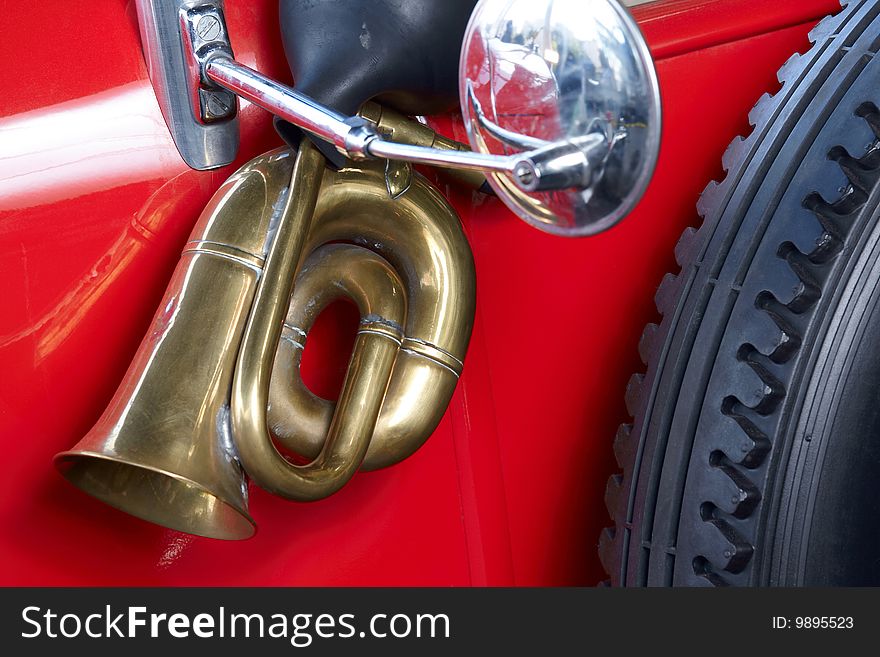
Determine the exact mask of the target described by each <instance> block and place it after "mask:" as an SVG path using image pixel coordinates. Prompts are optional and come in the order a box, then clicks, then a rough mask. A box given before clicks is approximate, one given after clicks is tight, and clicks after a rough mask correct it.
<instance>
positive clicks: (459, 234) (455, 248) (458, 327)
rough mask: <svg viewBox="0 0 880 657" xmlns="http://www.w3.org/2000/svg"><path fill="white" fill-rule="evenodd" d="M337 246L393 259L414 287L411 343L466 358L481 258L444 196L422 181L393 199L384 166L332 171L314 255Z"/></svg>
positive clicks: (316, 223)
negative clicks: (475, 258) (358, 248)
mask: <svg viewBox="0 0 880 657" xmlns="http://www.w3.org/2000/svg"><path fill="white" fill-rule="evenodd" d="M329 242H348V243H352V244H356V245H358V246H363V247H364V248H367V249H370V250H371V251H375V252H376V253H378V254H379V255H381V256H382V257H383V258H385V260H387V261H388V262H389V263H390V264H391V266H392V267H394V269H395V271H397V273H398V274H399V275H400V277H401V280H402V281H403V283H404V285H405V286H406V288H407V294H406V296H407V303H408V307H407V323H406V328H405V333H406V336H407V337H408V338H413V339H415V340H419V341H421V342H424V343H428V344H432V345H435V346H436V347H438V348H440V349H441V350H443V351H445V352H448V353H450V354H452V355H453V356H454V357H455V358H457V359H458V360H459V361H461V360H463V359H464V354H465V351H466V349H467V344H468V341H469V339H470V332H471V328H472V324H473V316H474V307H475V296H476V293H475V274H474V264H473V255H472V254H471V250H470V245H469V244H468V242H467V239H466V238H465V236H464V232H463V231H462V229H461V224H460V221H459V218H458V215H457V214H456V213H455V210H453V209H452V207H451V206H450V205H449V203H447V201H446V199H445V198H443V195H442V194H440V192H439V191H438V190H437V189H435V188H434V187H433V186H432V185H431V184H430V183H428V182H427V181H426V180H425V179H424V178H423V177H422V176H420V175H418V174H416V175H414V176H413V183H412V185H411V186H410V189H409V190H408V191H407V192H406V193H405V194H403V195H401V196H400V197H398V198H397V199H394V200H392V199H390V198H389V197H388V192H387V190H386V187H385V180H384V171H383V170H380V169H379V168H377V167H371V166H369V165H368V164H365V165H361V166H350V167H346V168H344V169H342V170H340V171H338V172H329V173H328V175H327V176H326V177H325V180H324V184H323V186H322V190H321V195H320V197H319V199H318V203H317V206H316V209H315V218H314V220H313V222H312V227H311V233H310V235H309V241H308V244H307V246H306V252H310V251H312V250H314V249H315V248H317V247H318V246H320V245H321V244H327V243H329Z"/></svg>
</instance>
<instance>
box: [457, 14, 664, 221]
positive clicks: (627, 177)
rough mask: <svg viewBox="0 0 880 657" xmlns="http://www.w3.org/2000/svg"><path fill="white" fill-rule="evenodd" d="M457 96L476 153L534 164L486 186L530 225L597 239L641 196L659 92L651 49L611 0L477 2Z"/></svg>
mask: <svg viewBox="0 0 880 657" xmlns="http://www.w3.org/2000/svg"><path fill="white" fill-rule="evenodd" d="M460 93H461V109H462V115H463V117H464V122H465V127H466V129H467V134H468V138H469V140H470V144H471V147H472V148H473V150H474V151H476V152H478V153H481V154H484V155H494V156H501V157H507V158H510V157H511V156H515V155H516V154H519V153H522V154H523V155H527V157H526V158H523V159H522V160H521V161H520V163H519V167H518V168H517V169H515V170H514V171H513V172H512V173H508V172H504V171H495V172H490V173H488V179H489V183H490V184H491V185H492V187H493V189H494V190H495V192H496V193H497V194H498V195H499V196H500V197H501V199H502V200H504V202H505V203H506V204H507V205H508V206H509V207H510V208H511V209H512V210H513V211H514V212H515V213H516V214H517V215H519V216H520V217H521V218H522V219H524V220H525V221H527V222H528V223H530V224H532V225H533V226H536V227H537V228H540V229H541V230H544V231H547V232H549V233H554V234H558V235H566V236H581V235H593V234H595V233H598V232H600V231H602V230H605V229H606V228H609V227H610V226H613V225H614V224H616V223H617V222H618V221H620V219H622V218H623V217H624V216H625V215H626V214H627V213H628V212H629V211H630V210H632V208H633V207H634V206H635V204H636V203H637V202H638V201H639V199H640V198H641V196H642V194H643V193H644V191H645V189H646V187H647V185H648V181H649V180H650V178H651V175H652V173H653V170H654V166H655V164H656V161H657V155H658V152H659V149H660V92H659V86H658V83H657V76H656V73H655V71H654V66H653V63H652V60H651V55H650V53H649V51H648V47H647V45H646V43H645V40H644V38H643V37H642V35H641V32H640V31H639V28H638V27H637V25H636V24H635V21H634V20H633V19H632V17H631V16H630V15H629V13H628V12H627V11H626V9H624V8H623V7H622V6H621V5H620V4H619V3H618V2H617V1H616V0H590V2H584V0H544V1H540V0H480V2H479V3H478V4H477V7H476V9H475V10H474V13H473V15H472V16H471V20H470V24H469V25H468V29H467V32H466V33H465V39H464V44H463V47H462V55H461V63H460Z"/></svg>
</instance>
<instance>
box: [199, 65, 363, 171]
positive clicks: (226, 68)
mask: <svg viewBox="0 0 880 657" xmlns="http://www.w3.org/2000/svg"><path fill="white" fill-rule="evenodd" d="M205 75H206V76H207V77H208V78H209V79H210V80H212V81H213V82H215V83H216V84H219V85H220V86H221V87H224V88H226V89H229V90H230V91H232V92H233V93H235V94H236V95H238V96H241V97H242V98H244V99H246V100H248V101H250V102H252V103H253V104H254V105H258V106H259V107H262V108H263V109H264V110H267V111H269V112H271V113H272V114H275V115H276V116H280V117H281V118H282V119H285V120H286V121H290V122H291V123H293V124H294V125H296V126H298V127H300V128H302V129H303V130H306V131H308V132H310V133H312V134H313V135H315V136H317V137H319V138H321V139H323V140H324V141H328V142H330V143H331V144H333V145H334V146H335V147H336V148H337V149H338V150H339V152H340V153H343V154H345V155H349V156H352V157H356V156H358V155H361V156H363V153H357V152H356V151H357V150H358V148H357V144H353V143H352V139H351V136H352V135H351V133H352V131H353V129H354V128H356V127H360V128H363V123H366V122H363V123H362V122H360V121H353V120H352V119H349V118H347V117H345V116H343V115H342V114H338V113H337V112H334V111H333V110H331V109H329V108H327V107H324V106H322V105H320V104H318V103H317V102H315V101H314V100H312V99H311V98H309V97H308V96H305V95H304V94H301V93H299V92H298V91H294V90H293V89H291V88H290V87H287V86H285V85H283V84H281V83H279V82H275V81H274V80H272V79H271V78H267V77H266V76H265V75H262V74H260V73H258V72H257V71H255V70H253V69H252V68H250V67H248V66H245V65H244V64H240V63H239V62H237V61H235V60H234V59H230V58H229V57H213V58H211V59H210V60H208V62H207V64H206V65H205ZM373 136H375V132H373ZM364 145H365V144H364ZM353 147H354V150H355V152H352V149H353ZM361 148H362V147H361Z"/></svg>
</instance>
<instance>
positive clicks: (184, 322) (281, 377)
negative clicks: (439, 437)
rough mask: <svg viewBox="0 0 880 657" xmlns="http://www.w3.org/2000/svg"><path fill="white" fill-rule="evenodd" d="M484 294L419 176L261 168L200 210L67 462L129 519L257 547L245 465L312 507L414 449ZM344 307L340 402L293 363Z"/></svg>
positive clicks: (271, 163) (272, 160) (464, 248)
mask: <svg viewBox="0 0 880 657" xmlns="http://www.w3.org/2000/svg"><path fill="white" fill-rule="evenodd" d="M297 272H299V273H298V275H297ZM294 281H295V284H294ZM474 287H475V284H474V269H473V261H472V256H471V253H470V248H469V246H468V243H467V240H466V239H465V237H464V234H463V232H462V230H461V226H460V224H459V221H458V217H457V215H456V214H455V212H454V210H453V209H452V208H451V207H450V206H449V204H448V203H447V202H446V200H445V199H444V198H443V197H442V196H441V195H440V193H439V192H438V191H437V190H436V189H434V188H433V187H432V186H431V185H430V184H428V183H427V181H425V179H424V178H422V177H421V176H419V175H418V174H412V178H411V180H410V181H409V183H408V185H407V186H406V188H405V189H402V190H398V193H397V194H394V195H393V198H392V195H390V194H389V189H388V184H387V180H386V172H385V169H384V166H383V164H382V163H380V162H372V163H361V164H358V165H354V164H353V163H352V164H350V165H349V166H347V167H345V168H343V169H342V170H340V171H338V172H335V171H331V170H329V169H327V167H326V166H325V162H324V159H323V157H322V156H321V155H320V154H319V153H318V151H317V150H316V149H314V147H312V146H311V144H310V143H309V142H308V141H304V142H303V145H302V146H301V147H300V149H299V152H298V153H296V154H295V155H294V154H292V153H291V152H290V151H288V150H279V151H273V152H271V153H268V154H266V155H264V156H261V157H259V158H256V159H255V160H253V161H252V162H250V163H248V164H247V165H245V166H244V167H243V168H242V169H240V170H239V171H238V172H236V173H235V174H234V175H233V176H232V177H231V178H230V179H229V180H228V181H227V182H226V183H224V185H223V186H222V187H221V189H220V190H219V191H218V192H217V194H216V195H215V196H214V198H213V199H212V200H211V202H210V203H209V205H208V206H207V208H206V209H205V211H204V212H203V213H202V216H201V217H200V219H199V221H198V223H197V225H196V227H195V229H194V230H193V233H192V235H191V236H190V239H189V242H188V243H187V245H186V247H185V248H184V251H183V254H182V256H181V260H180V262H179V263H178V266H177V269H176V270H175V272H174V276H173V278H172V280H171V282H170V283H169V286H168V289H167V291H166V294H165V297H164V299H163V301H162V305H161V306H160V308H159V310H158V311H157V313H156V315H155V317H154V319H153V322H152V324H151V326H150V329H149V331H148V333H147V335H146V337H145V338H144V340H143V342H142V343H141V346H140V348H139V349H138V352H137V354H136V356H135V359H134V361H133V363H132V365H131V366H130V368H129V370H128V372H127V373H126V376H125V378H124V380H123V382H122V383H121V384H120V386H119V389H118V390H117V392H116V394H115V395H114V397H113V400H112V401H111V403H110V405H109V406H108V408H107V410H106V411H105V413H104V414H103V415H102V417H101V418H100V420H99V421H98V423H97V424H96V425H95V426H94V428H93V429H92V430H91V431H90V432H89V434H88V435H87V436H86V437H85V438H83V439H82V440H81V441H80V442H79V443H78V444H77V445H76V446H75V447H74V448H73V449H72V450H70V451H68V452H63V453H61V454H58V455H57V456H56V459H55V461H56V464H57V466H58V468H59V470H61V471H62V473H63V474H64V475H65V476H66V477H67V478H68V479H69V480H70V481H71V482H73V483H74V484H75V485H77V486H79V487H80V488H82V489H83V490H85V491H86V492H88V493H90V494H91V495H93V496H95V497H97V498H99V499H101V500H103V501H105V502H107V503H108V504H111V505H112V506H115V507H117V508H120V509H122V510H125V511H127V512H129V513H132V514H133V515H136V516H139V517H141V518H144V519H146V520H150V521H152V522H156V523H158V524H162V525H165V526H168V527H171V528H173V529H177V530H180V531H185V532H189V533H193V534H198V535H203V536H210V537H214V538H223V539H240V538H247V537H249V536H251V535H252V534H253V532H254V531H255V525H254V522H253V520H252V519H251V518H250V516H249V514H248V509H247V485H246V478H245V477H246V475H245V472H246V473H247V476H248V477H250V478H251V479H252V480H253V481H254V482H255V483H257V484H258V485H260V486H262V487H264V488H266V489H267V490H269V491H271V492H273V493H276V494H278V495H281V496H283V497H286V498H289V499H295V500H315V499H319V498H321V497H325V496H327V495H329V494H331V493H333V492H335V491H336V490H338V489H339V488H340V487H341V486H343V485H344V484H345V483H346V482H347V481H348V480H349V479H350V478H351V476H352V475H353V474H354V473H355V472H356V471H357V470H358V469H359V468H360V467H361V466H362V465H363V466H364V467H367V468H377V467H382V466H385V465H390V464H392V463H396V462H397V461H399V460H401V459H403V458H405V457H406V456H408V455H409V454H411V453H412V452H414V451H415V450H416V449H418V447H419V446H420V445H421V444H422V443H423V442H424V441H425V439H426V438H427V437H428V436H429V435H430V433H431V432H432V431H433V429H434V428H435V427H436V425H437V423H438V422H439V420H440V418H441V417H442V415H443V413H444V411H445V409H446V406H447V404H448V402H449V399H450V397H451V395H452V393H453V391H454V389H455V385H456V383H457V380H458V375H459V373H460V371H461V366H462V363H461V361H462V359H463V358H464V353H465V350H466V348H467V343H468V340H469V337H470V332H471V326H472V322H473V314H474V294H475V292H474ZM291 292H292V294H291ZM341 296H345V297H348V298H350V299H351V300H352V301H354V303H355V304H356V305H357V306H358V308H359V309H360V312H361V324H360V328H359V331H358V335H357V337H356V340H355V346H354V349H353V352H352V355H351V359H350V362H349V367H348V372H347V374H346V378H345V382H344V383H343V387H342V392H341V393H340V397H339V400H338V401H337V402H336V403H333V402H330V401H327V400H322V399H319V398H317V397H315V396H314V395H313V394H312V393H311V392H310V391H309V390H308V389H307V388H306V387H305V385H304V384H302V381H301V380H300V379H299V362H300V361H299V358H300V356H301V352H302V349H303V346H304V344H305V337H306V336H307V334H308V331H309V329H310V328H311V325H312V323H313V322H314V319H315V317H316V316H317V314H318V313H320V311H321V309H323V308H324V307H325V306H326V305H327V304H328V303H330V302H331V301H332V300H334V299H336V298H339V297H341ZM285 320H286V321H285ZM273 365H274V367H273ZM270 384H271V387H270ZM270 399H271V403H270ZM267 416H268V421H267ZM270 425H271V428H272V431H271V432H270V430H269V427H270ZM276 440H277V441H278V443H279V444H281V445H283V446H285V447H287V448H288V449H290V450H292V451H293V452H295V453H297V454H298V455H300V456H302V457H305V458H308V459H311V461H310V462H309V463H307V464H305V465H298V464H294V463H292V462H291V461H289V460H287V459H286V458H285V457H283V456H282V455H281V453H280V452H279V451H278V449H277V448H276V443H275V441H276Z"/></svg>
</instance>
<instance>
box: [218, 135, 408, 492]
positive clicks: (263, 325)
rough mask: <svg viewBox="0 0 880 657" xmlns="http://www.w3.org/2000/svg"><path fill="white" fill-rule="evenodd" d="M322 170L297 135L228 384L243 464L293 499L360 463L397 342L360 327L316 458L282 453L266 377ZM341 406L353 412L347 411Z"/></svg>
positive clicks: (327, 486) (327, 485) (346, 475)
mask: <svg viewBox="0 0 880 657" xmlns="http://www.w3.org/2000/svg"><path fill="white" fill-rule="evenodd" d="M323 175H324V159H323V157H322V156H321V155H320V154H319V153H318V151H317V150H315V148H314V147H313V146H312V145H311V143H310V142H309V141H308V140H303V142H302V144H301V145H300V148H299V151H298V153H297V158H296V163H295V164H294V170H293V179H292V182H291V187H290V198H289V203H288V210H287V211H286V212H284V213H283V215H282V217H281V219H280V221H279V222H278V226H277V231H276V235H275V238H274V242H273V247H272V249H271V250H270V251H269V254H268V256H267V258H266V264H265V268H264V270H263V276H262V277H261V279H260V282H259V284H258V287H257V291H256V295H255V297H254V304H253V307H252V309H251V313H250V316H249V317H248V321H247V326H246V327H245V330H244V335H243V336H242V341H241V348H240V350H239V354H238V362H237V366H236V369H235V377H234V379H233V384H232V399H231V422H232V435H233V440H234V442H235V446H236V447H237V449H238V452H239V456H240V458H241V461H242V464H243V465H244V468H245V470H246V471H247V473H248V474H249V475H250V477H251V479H253V481H254V482H256V483H257V484H258V485H259V486H261V487H263V488H265V489H266V490H268V491H269V492H271V493H274V494H276V495H279V496H281V497H284V498H287V499H292V500H300V501H310V500H316V499H320V498H322V497H326V496H327V495H330V494H332V493H334V492H335V491H337V490H339V488H341V487H342V486H343V485H344V484H345V483H346V482H347V481H348V480H349V479H350V478H351V476H352V475H353V474H354V473H355V472H356V470H357V468H358V467H359V466H360V463H361V460H362V458H363V455H364V454H365V453H366V450H367V447H368V446H369V439H370V436H371V435H372V433H373V426H374V424H375V418H376V416H378V413H379V409H380V408H381V405H382V399H383V397H384V395H385V389H386V387H387V382H388V377H389V376H390V373H391V368H392V367H393V365H394V360H395V358H396V356H397V350H398V345H397V344H396V343H394V342H393V341H391V340H389V339H387V338H386V337H384V336H379V335H377V334H375V333H373V334H364V333H362V334H359V335H358V336H357V339H356V341H355V350H354V352H353V354H352V357H351V361H350V362H349V368H348V375H347V376H346V380H345V383H344V384H343V389H342V393H341V394H340V398H339V402H338V405H339V406H340V412H338V413H335V414H334V416H333V420H332V421H331V423H330V428H329V430H328V433H327V440H326V443H325V445H324V448H323V449H322V451H321V453H320V454H319V456H318V458H317V459H315V460H314V461H312V462H311V463H309V464H308V465H304V466H299V465H294V464H292V463H290V462H289V461H287V460H286V459H285V458H284V457H283V456H281V454H280V453H279V452H278V450H277V449H276V447H275V445H274V443H273V441H272V437H271V436H270V434H269V431H268V427H267V421H266V415H267V407H268V403H269V399H268V397H269V383H270V381H271V375H272V366H273V361H274V357H275V352H276V351H277V349H278V344H279V339H280V337H281V329H282V324H283V319H284V316H285V314H286V311H287V308H288V305H289V300H290V296H291V291H292V287H293V279H294V273H295V272H296V269H297V265H298V262H299V260H300V258H301V255H302V253H303V244H304V242H305V240H306V236H307V235H308V232H309V225H310V223H311V221H312V216H313V214H314V212H315V206H316V202H317V198H318V192H319V190H320V189H321V179H322V176H323ZM348 408H352V409H359V412H347V409H348ZM343 410H346V412H342V411H343Z"/></svg>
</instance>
